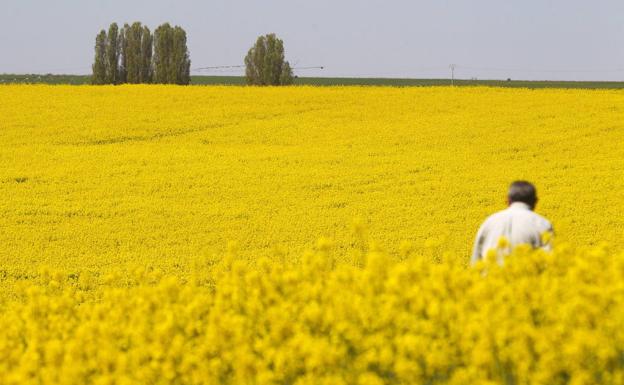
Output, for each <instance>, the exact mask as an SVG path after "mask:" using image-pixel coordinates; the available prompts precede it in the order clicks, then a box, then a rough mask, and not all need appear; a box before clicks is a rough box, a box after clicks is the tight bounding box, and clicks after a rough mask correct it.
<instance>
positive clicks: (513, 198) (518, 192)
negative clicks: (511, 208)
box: [507, 180, 537, 210]
mask: <svg viewBox="0 0 624 385" xmlns="http://www.w3.org/2000/svg"><path fill="white" fill-rule="evenodd" d="M507 202H508V203H509V204H512V203H514V202H523V203H526V204H527V205H529V207H531V210H533V209H534V208H535V205H536V204H537V191H536V190H535V186H533V185H532V184H531V183H529V182H526V181H523V180H518V181H515V182H513V183H512V184H511V186H509V193H507Z"/></svg>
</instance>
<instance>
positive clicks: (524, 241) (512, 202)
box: [471, 181, 553, 264]
mask: <svg viewBox="0 0 624 385" xmlns="http://www.w3.org/2000/svg"><path fill="white" fill-rule="evenodd" d="M508 203H509V207H508V208H507V209H505V210H503V211H499V212H497V213H495V214H493V215H491V216H490V217H488V218H487V219H486V220H485V222H484V223H483V225H481V227H480V228H479V232H478V233H477V238H476V240H475V245H474V248H473V252H472V258H471V263H472V264H474V263H476V262H478V261H479V260H481V259H483V258H485V256H486V255H487V253H488V251H489V250H492V249H497V247H498V246H499V241H500V240H501V238H504V239H505V240H506V242H507V243H508V246H506V247H505V249H504V250H498V254H499V257H500V256H504V255H501V254H505V253H508V252H509V251H510V250H512V249H513V248H514V247H516V246H518V245H529V246H531V247H533V248H543V249H546V250H550V247H551V246H550V242H549V240H550V238H551V237H549V236H544V235H545V233H550V234H551V235H552V233H553V228H552V225H551V223H550V222H549V221H548V220H547V219H546V218H544V217H542V216H541V215H538V214H536V213H535V212H533V209H534V207H535V205H536V204H537V194H536V191H535V187H534V186H533V185H532V184H530V183H528V182H524V181H518V182H514V183H513V184H512V185H511V187H510V189H509V195H508Z"/></svg>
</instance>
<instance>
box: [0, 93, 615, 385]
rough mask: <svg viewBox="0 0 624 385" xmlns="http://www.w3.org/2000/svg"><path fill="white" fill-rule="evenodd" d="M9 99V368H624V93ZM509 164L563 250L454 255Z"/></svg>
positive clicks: (76, 373)
mask: <svg viewBox="0 0 624 385" xmlns="http://www.w3.org/2000/svg"><path fill="white" fill-rule="evenodd" d="M0 101H1V102H0V191H1V192H2V197H3V199H2V200H0V245H1V247H0V290H1V291H0V384H46V385H47V384H172V383H173V384H221V383H232V384H544V385H546V384H549V385H550V384H574V385H577V384H578V385H580V384H596V383H599V384H620V383H622V382H624V331H623V330H622V328H621V325H622V324H624V253H623V252H622V250H624V215H623V213H624V92H622V91H593V90H592V91H590V90H584V91H583V90H524V89H515V90H512V89H497V88H485V87H476V88H445V87H439V88H383V87H328V88H312V87H287V88H252V87H177V86H119V87H90V86H81V87H70V86H2V87H0ZM515 179H528V180H531V181H533V182H534V183H535V184H536V185H537V187H538V193H539V195H540V202H539V205H538V208H537V211H538V212H539V213H540V214H543V215H545V216H546V217H548V218H549V219H550V220H551V221H552V222H553V223H554V226H555V231H556V247H555V252H554V253H552V254H549V253H544V252H530V251H529V250H526V249H519V250H517V252H516V253H515V254H514V255H513V256H512V257H510V258H509V260H508V263H506V264H505V266H503V267H500V266H498V265H496V264H493V263H492V262H491V261H486V262H484V263H482V264H480V265H479V266H477V267H476V268H467V267H466V265H467V262H468V258H469V252H470V248H471V243H472V240H473V237H474V235H475V232H476V229H477V227H478V225H479V224H480V222H481V221H482V220H483V219H484V218H485V217H486V216H487V215H488V214H490V213H492V212H494V211H496V210H499V209H501V208H503V207H504V199H505V190H506V188H507V185H508V184H509V182H511V181H512V180H515Z"/></svg>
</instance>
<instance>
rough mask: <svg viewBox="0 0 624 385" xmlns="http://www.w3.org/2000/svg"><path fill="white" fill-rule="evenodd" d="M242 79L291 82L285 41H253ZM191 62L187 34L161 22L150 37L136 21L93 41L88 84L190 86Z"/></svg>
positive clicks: (113, 26)
mask: <svg viewBox="0 0 624 385" xmlns="http://www.w3.org/2000/svg"><path fill="white" fill-rule="evenodd" d="M245 79H246V81H247V84H249V85H258V86H271V85H272V86H275V85H289V84H292V83H293V72H292V68H291V67H290V64H289V63H288V62H287V61H286V60H285V55H284V42H283V41H282V40H281V39H279V38H277V36H275V34H268V35H264V36H260V37H258V39H257V41H256V43H255V44H254V46H253V47H251V49H249V51H248V52H247V56H245ZM190 80H191V59H190V57H189V51H188V47H187V43H186V32H185V31H184V29H182V28H181V27H179V26H175V27H172V26H171V25H169V23H165V24H162V25H161V26H159V27H158V28H156V30H155V31H154V33H153V34H152V33H151V31H150V29H149V28H148V27H147V26H144V25H142V24H141V23H140V22H135V23H133V24H132V25H128V24H125V25H124V26H123V28H121V29H120V28H119V27H118V25H117V23H113V24H111V25H110V27H109V28H108V32H107V31H105V30H101V31H100V33H98V35H97V36H96V38H95V59H94V62H93V76H92V78H91V81H92V83H93V84H123V83H132V84H136V83H161V84H189V83H190Z"/></svg>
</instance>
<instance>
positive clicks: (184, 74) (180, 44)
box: [171, 26, 191, 84]
mask: <svg viewBox="0 0 624 385" xmlns="http://www.w3.org/2000/svg"><path fill="white" fill-rule="evenodd" d="M173 71H174V72H173V74H172V75H173V78H172V79H171V83H175V84H189V83H190V82H191V59H190V58H189V51H188V46H187V44H186V31H184V29H182V28H181V27H179V26H175V28H174V29H173Z"/></svg>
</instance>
